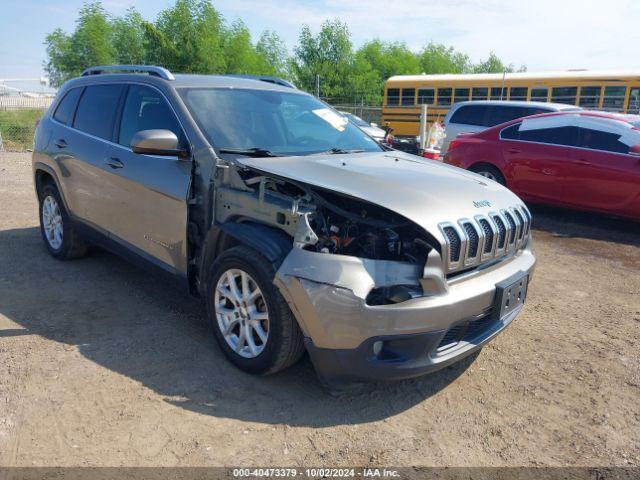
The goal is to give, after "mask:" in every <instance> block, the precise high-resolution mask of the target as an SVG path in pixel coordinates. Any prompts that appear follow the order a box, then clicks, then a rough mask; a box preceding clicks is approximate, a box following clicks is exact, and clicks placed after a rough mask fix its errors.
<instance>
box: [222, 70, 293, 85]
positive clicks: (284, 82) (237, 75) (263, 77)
mask: <svg viewBox="0 0 640 480" xmlns="http://www.w3.org/2000/svg"><path fill="white" fill-rule="evenodd" d="M225 76H227V77H235V78H248V79H250V80H260V81H261V82H267V83H273V84H275V85H280V86H282V87H288V88H295V89H297V88H298V87H296V86H295V85H294V84H293V83H291V82H289V81H288V80H285V79H283V78H278V77H272V76H270V75H249V74H244V73H229V74H227V75H225Z"/></svg>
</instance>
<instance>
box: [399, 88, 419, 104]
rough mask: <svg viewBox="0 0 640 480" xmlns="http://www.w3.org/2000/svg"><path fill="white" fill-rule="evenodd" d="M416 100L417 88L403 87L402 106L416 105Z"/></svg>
mask: <svg viewBox="0 0 640 480" xmlns="http://www.w3.org/2000/svg"><path fill="white" fill-rule="evenodd" d="M415 101H416V89H415V88H403V89H402V106H403V107H409V106H413V105H415Z"/></svg>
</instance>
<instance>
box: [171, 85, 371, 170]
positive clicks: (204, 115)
mask: <svg viewBox="0 0 640 480" xmlns="http://www.w3.org/2000/svg"><path fill="white" fill-rule="evenodd" d="M181 95H182V97H183V99H184V101H185V103H186V105H187V108H188V109H189V110H190V112H191V114H192V115H193V116H194V119H195V121H196V123H197V124H198V126H199V127H200V129H201V130H202V131H203V133H204V134H205V136H206V137H207V139H208V140H209V142H210V143H211V145H212V146H213V147H214V148H215V149H216V150H218V152H219V153H227V154H229V153H235V154H240V155H244V154H252V155H254V156H264V157H267V156H274V155H278V156H285V155H310V154H314V153H321V152H330V153H343V152H352V151H366V152H379V151H381V150H382V148H381V147H380V146H378V144H377V143H376V142H375V141H374V140H373V139H371V138H370V137H369V136H368V135H366V134H365V133H364V132H362V131H361V130H360V129H359V128H357V127H355V126H354V125H352V124H351V123H349V122H348V121H347V119H346V118H344V116H342V115H341V114H340V113H338V112H337V111H335V110H333V109H332V108H331V107H329V106H327V105H326V104H324V103H322V102H321V101H319V100H317V99H316V98H314V97H312V96H310V95H305V94H301V93H293V92H291V93H290V92H279V91H272V90H243V89H231V88H206V89H204V88H194V89H183V90H182V91H181ZM225 150H226V152H225ZM265 152H266V154H262V153H265Z"/></svg>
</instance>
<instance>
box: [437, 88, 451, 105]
mask: <svg viewBox="0 0 640 480" xmlns="http://www.w3.org/2000/svg"><path fill="white" fill-rule="evenodd" d="M451 92H452V89H451V88H440V89H439V90H438V105H451Z"/></svg>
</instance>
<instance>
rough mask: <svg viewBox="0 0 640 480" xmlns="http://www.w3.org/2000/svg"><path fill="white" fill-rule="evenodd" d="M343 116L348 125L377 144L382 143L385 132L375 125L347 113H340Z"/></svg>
mask: <svg viewBox="0 0 640 480" xmlns="http://www.w3.org/2000/svg"><path fill="white" fill-rule="evenodd" d="M340 113H341V114H342V115H344V116H345V117H346V118H347V120H349V122H350V123H352V124H354V125H355V126H356V127H358V128H359V129H360V130H362V131H363V132H364V133H366V134H367V135H369V136H370V137H373V138H374V139H375V140H376V141H378V142H384V139H385V137H386V136H387V132H385V131H384V130H383V129H381V128H380V127H378V125H376V124H375V123H367V122H365V121H364V120H363V119H361V118H360V117H358V116H357V115H354V114H353V113H349V112H340Z"/></svg>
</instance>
